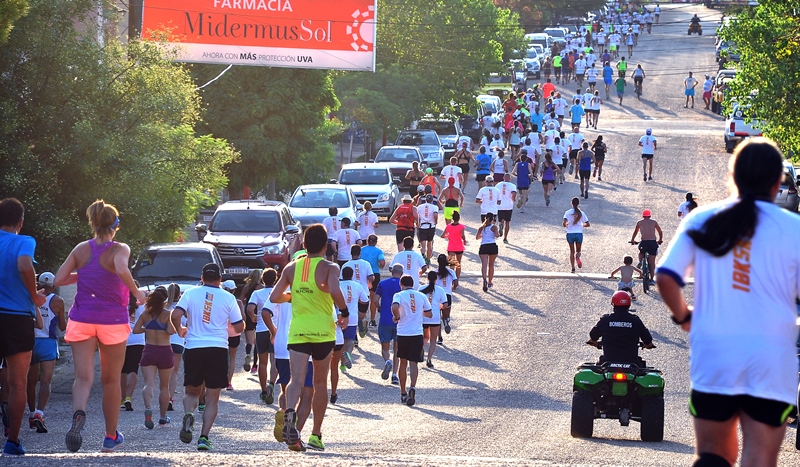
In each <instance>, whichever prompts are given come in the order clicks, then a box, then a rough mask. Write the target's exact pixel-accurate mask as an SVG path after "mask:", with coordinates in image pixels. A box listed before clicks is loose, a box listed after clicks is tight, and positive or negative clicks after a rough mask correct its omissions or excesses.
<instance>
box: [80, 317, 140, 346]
mask: <svg viewBox="0 0 800 467" xmlns="http://www.w3.org/2000/svg"><path fill="white" fill-rule="evenodd" d="M130 334H131V325H130V324H128V323H123V324H89V323H81V322H79V321H75V320H69V321H68V322H67V332H66V333H65V334H64V340H65V341H67V342H82V341H85V340H88V339H91V338H92V337H95V338H97V340H98V341H99V342H100V343H101V344H103V345H116V344H121V343H123V342H126V341H127V340H128V336H130Z"/></svg>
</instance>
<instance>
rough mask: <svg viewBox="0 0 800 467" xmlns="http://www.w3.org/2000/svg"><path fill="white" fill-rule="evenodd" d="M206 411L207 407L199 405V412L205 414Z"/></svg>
mask: <svg viewBox="0 0 800 467" xmlns="http://www.w3.org/2000/svg"><path fill="white" fill-rule="evenodd" d="M205 410H206V405H205V404H197V411H198V412H200V413H203V412H205Z"/></svg>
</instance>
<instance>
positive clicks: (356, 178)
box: [339, 169, 389, 185]
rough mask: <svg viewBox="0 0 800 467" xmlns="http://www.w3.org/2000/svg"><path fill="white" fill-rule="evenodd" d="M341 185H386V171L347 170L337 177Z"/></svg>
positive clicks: (387, 180)
mask: <svg viewBox="0 0 800 467" xmlns="http://www.w3.org/2000/svg"><path fill="white" fill-rule="evenodd" d="M339 183H341V184H342V185H386V184H388V183H389V174H388V173H387V172H386V169H349V170H343V171H342V173H341V175H339Z"/></svg>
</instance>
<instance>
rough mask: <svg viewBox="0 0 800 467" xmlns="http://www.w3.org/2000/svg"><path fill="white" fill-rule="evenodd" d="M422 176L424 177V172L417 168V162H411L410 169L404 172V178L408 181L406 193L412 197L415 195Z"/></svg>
mask: <svg viewBox="0 0 800 467" xmlns="http://www.w3.org/2000/svg"><path fill="white" fill-rule="evenodd" d="M423 177H425V173H424V172H423V171H422V170H420V169H419V162H417V161H414V162H412V163H411V170H409V171H408V172H406V180H408V181H409V185H408V194H409V195H411V196H412V197H414V196H417V187H419V184H420V182H421V181H422V179H423Z"/></svg>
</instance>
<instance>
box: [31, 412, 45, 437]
mask: <svg viewBox="0 0 800 467" xmlns="http://www.w3.org/2000/svg"><path fill="white" fill-rule="evenodd" d="M33 428H36V432H37V433H47V426H46V425H45V424H44V415H43V414H42V413H41V412H39V411H38V410H37V411H36V413H34V414H33Z"/></svg>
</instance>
